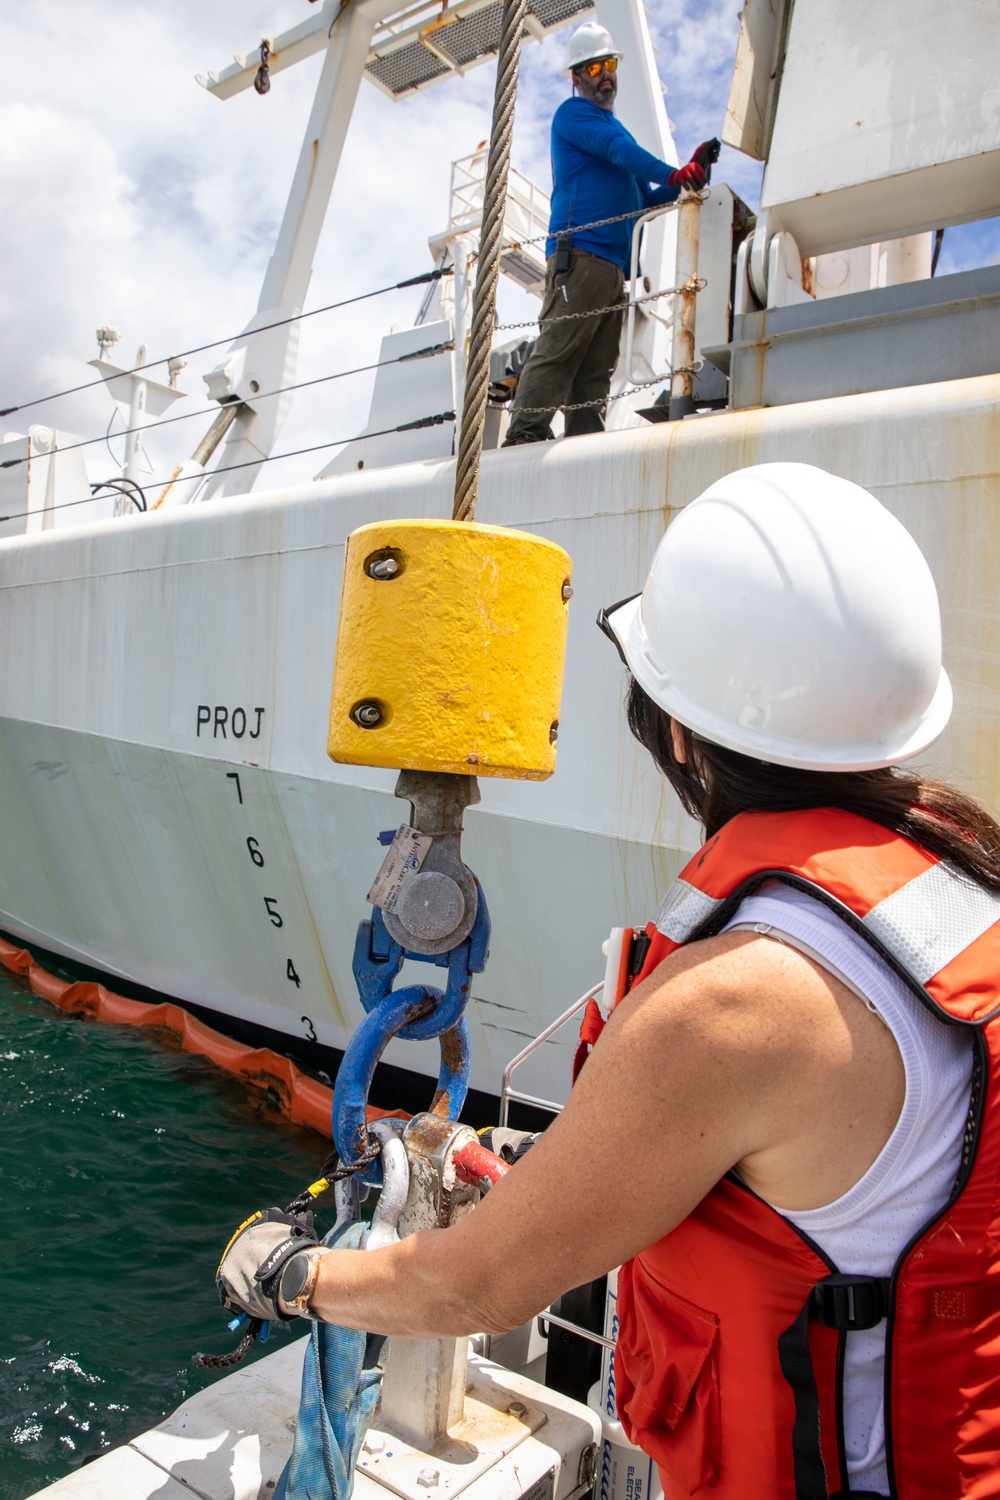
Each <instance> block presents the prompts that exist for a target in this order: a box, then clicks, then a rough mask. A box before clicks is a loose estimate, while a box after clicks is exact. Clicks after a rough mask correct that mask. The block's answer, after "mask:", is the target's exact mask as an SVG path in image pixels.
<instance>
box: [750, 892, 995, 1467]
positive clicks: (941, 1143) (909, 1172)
mask: <svg viewBox="0 0 1000 1500" xmlns="http://www.w3.org/2000/svg"><path fill="white" fill-rule="evenodd" d="M737 927H739V928H751V929H752V930H754V931H756V932H760V933H766V934H768V935H769V936H773V937H775V938H778V939H779V940H781V941H783V942H786V943H787V944H788V945H789V947H792V948H797V949H798V950H799V951H800V952H802V953H805V954H807V955H808V956H809V957H810V958H812V959H814V960H815V961H816V962H817V963H819V964H821V965H822V966H823V968H824V969H827V970H828V971H829V972H830V973H831V974H833V975H834V976H835V977H836V978H837V979H839V980H841V981H842V983H844V984H846V985H847V987H848V989H850V990H853V991H854V993H855V994H856V995H857V996H859V998H860V999H861V1000H863V1001H864V1003H865V1005H867V1006H868V1008H869V1010H872V1011H874V1012H875V1014H876V1015H877V1016H879V1018H880V1019H881V1020H882V1021H884V1022H885V1024H886V1025H887V1026H888V1028H889V1030H890V1031H891V1032H892V1034H893V1036H894V1037H895V1039H896V1043H897V1045H898V1047H899V1051H900V1054H901V1056H902V1059H903V1067H904V1069H905V1071H906V1094H905V1097H904V1100H903V1108H902V1110H901V1112H900V1116H899V1119H898V1120H897V1122H896V1127H895V1129H894V1130H893V1132H892V1135H891V1136H890V1137H889V1140H888V1141H887V1142H886V1144H885V1146H884V1147H883V1149H882V1151H881V1153H880V1154H879V1156H878V1157H877V1158H876V1160H875V1161H874V1162H873V1163H872V1165H871V1166H870V1167H869V1169H868V1171H867V1172H866V1173H865V1175H864V1176H863V1177H862V1178H861V1179H860V1180H859V1181H858V1182H856V1183H855V1184H854V1186H853V1187H852V1188H850V1189H849V1190H848V1192H846V1193H844V1195H843V1196H842V1197H840V1198H837V1199H836V1200H835V1201H834V1202H833V1203H828V1204H827V1205H826V1206H825V1207H824V1208H812V1209H806V1210H803V1211H801V1212H796V1213H789V1212H788V1211H787V1210H783V1209H780V1210H778V1211H779V1212H780V1213H782V1214H783V1215H784V1217H785V1218H786V1219H789V1220H790V1221H791V1222H792V1223H793V1224H795V1225H797V1227H798V1228H800V1229H801V1230H803V1231H804V1233H806V1234H807V1235H808V1236H809V1238H810V1239H811V1240H814V1241H815V1242H816V1244H817V1245H819V1246H820V1248H821V1249H822V1250H823V1251H824V1252H825V1253H826V1255H828V1256H829V1257H830V1259H831V1260H832V1261H833V1263H834V1264H835V1265H836V1266H837V1268H838V1270H840V1271H843V1272H853V1273H855V1274H857V1275H865V1276H888V1275H890V1273H891V1272H892V1269H893V1266H894V1265H895V1263H896V1260H897V1258H898V1257H899V1254H900V1252H901V1251H902V1250H903V1248H904V1247H905V1246H906V1245H907V1243H908V1242H909V1241H910V1239H912V1237H913V1235H914V1234H915V1233H916V1232H917V1230H918V1229H919V1228H920V1227H921V1225H922V1224H924V1223H925V1222H926V1221H927V1220H928V1219H930V1218H931V1217H932V1216H933V1215H934V1214H935V1213H937V1212H938V1210H939V1209H941V1208H943V1206H944V1204H945V1203H946V1202H947V1201H948V1199H949V1198H950V1196H951V1193H952V1190H953V1188H954V1185H955V1179H956V1177H957V1175H958V1169H959V1164H960V1161H961V1154H962V1138H963V1134H964V1131H965V1123H966V1118H967V1116H968V1112H969V1104H970V1098H971V1091H972V1057H973V1041H972V1036H971V1035H970V1033H969V1032H968V1031H967V1030H966V1029H965V1028H964V1027H959V1026H949V1025H947V1024H946V1023H945V1022H943V1021H940V1020H938V1019H937V1017H936V1016H934V1014H933V1013H932V1012H931V1011H930V1010H929V1009H928V1008H927V1007H926V1006H924V1005H922V1004H921V1002H920V1000H919V999H918V998H917V996H916V995H915V994H914V993H913V991H912V990H911V989H910V987H909V986H908V985H907V984H906V983H905V982H904V981H903V980H902V979H900V978H899V976H898V975H897V974H895V973H894V972H893V970H892V969H890V968H889V966H888V964H886V963H885V962H884V961H883V960H882V959H881V958H879V956H878V954H877V953H876V952H875V950H874V949H873V948H872V947H871V946H870V944H869V943H868V942H866V940H865V939H864V938H863V937H860V936H859V935H858V934H857V933H856V932H854V931H852V929H851V928H850V927H848V925H847V923H846V922H844V921H843V920H842V919H841V918H840V917H838V916H837V915H836V914H835V913H834V912H833V911H831V910H830V908H829V907H827V906H825V905H824V904H823V902H822V901H819V900H817V899H816V898H815V897H813V896H809V895H807V894H806V893H805V892H804V891H801V890H798V889H796V888H795V887H793V886H789V885H785V884H784V883H783V882H781V881H779V880H769V881H766V882H765V884H764V885H763V886H761V888H760V890H759V891H757V892H756V894H755V895H753V896H750V897H748V898H747V899H746V900H745V901H743V902H741V904H740V906H739V907H738V908H737V910H736V912H735V914H734V916H733V917H732V919H731V920H730V921H729V922H728V923H727V924H726V926H725V927H724V928H723V929H722V930H723V931H724V932H730V931H732V930H733V929H734V928H737ZM885 1332H886V1325H885V1323H884V1322H882V1323H880V1324H879V1325H878V1327H876V1328H870V1329H860V1330H858V1331H856V1332H854V1333H848V1334H847V1351H846V1360H845V1366H844V1434H845V1442H846V1452H847V1469H848V1474H849V1477H850V1481H851V1487H852V1489H859V1490H870V1491H872V1492H873V1493H875V1494H881V1495H888V1494H889V1480H888V1473H887V1468H886V1456H885V1426H884V1422H883V1404H882V1402H883V1394H882V1393H883V1386H882V1377H883V1370H884V1364H885Z"/></svg>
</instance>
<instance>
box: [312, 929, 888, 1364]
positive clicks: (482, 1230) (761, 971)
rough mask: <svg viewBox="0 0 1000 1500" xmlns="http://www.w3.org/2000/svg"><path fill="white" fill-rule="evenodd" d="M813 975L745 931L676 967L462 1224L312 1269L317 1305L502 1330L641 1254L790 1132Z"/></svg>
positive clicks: (814, 1063) (346, 1320)
mask: <svg viewBox="0 0 1000 1500" xmlns="http://www.w3.org/2000/svg"><path fill="white" fill-rule="evenodd" d="M822 973H823V971H821V970H819V969H818V968H817V966H815V965H812V964H811V963H810V962H809V960H807V959H805V958H803V957H802V955H800V954H797V953H794V952H792V951H790V950H788V949H784V948H781V947H780V945H778V944H776V943H770V942H767V941H766V940H761V939H758V938H755V937H754V936H753V935H752V934H750V935H748V934H744V933H737V934H730V935H727V936H725V937H722V938H716V939H711V940H709V941H707V942H703V943H697V944H694V945H692V946H690V947H688V948H685V949H683V950H681V951H680V952H679V953H676V954H674V955H672V956H671V957H670V958H669V959H667V960H666V961H665V962H664V963H663V964H662V965H660V967H659V968H658V969H657V971H656V973H655V974H653V975H652V976H651V977H650V978H649V979H648V980H647V981H646V982H645V984H643V985H641V986H640V987H639V988H638V989H637V990H636V991H635V992H634V993H633V994H632V995H630V996H629V997H628V999H627V1000H626V1001H625V1002H624V1004H622V1005H621V1006H620V1007H619V1009H618V1010H617V1011H616V1012H615V1014H614V1016H613V1017H612V1019H611V1021H610V1022H609V1024H608V1026H607V1027H606V1029H605V1031H604V1033H603V1035H602V1036H601V1038H600V1041H599V1042H598V1043H597V1046H596V1047H595V1048H594V1051H593V1053H592V1055H591V1057H590V1059H589V1060H588V1062H587V1065H586V1067H585V1068H584V1069H583V1072H582V1073H581V1075H580V1078H579V1080H578V1082H577V1084H576V1087H575V1088H574V1089H573V1092H572V1095H571V1096H570V1099H569V1102H568V1103H567V1105H566V1108H565V1110H564V1112H563V1113H562V1114H561V1115H560V1116H559V1117H558V1118H557V1119H556V1120H555V1121H554V1123H553V1124H552V1125H551V1126H550V1127H549V1129H548V1130H547V1131H546V1132H545V1134H544V1135H543V1136H542V1137H541V1139H540V1140H539V1141H538V1143H537V1144H536V1145H535V1146H534V1147H533V1148H532V1150H531V1151H530V1152H528V1154H527V1155H526V1156H525V1157H524V1158H523V1160H522V1161H520V1162H519V1163H518V1165H517V1167H516V1168H515V1170H513V1171H512V1172H510V1173H509V1174H508V1175H507V1176H506V1177H505V1178H504V1179H503V1180H502V1181H501V1182H500V1183H498V1184H497V1185H496V1186H495V1187H494V1188H492V1189H491V1190H490V1192H489V1193H488V1194H487V1195H486V1197H485V1198H484V1200H483V1202H482V1203H481V1204H480V1205H479V1206H478V1207H477V1208H476V1209H475V1210H474V1212H472V1213H471V1214H469V1215H467V1216H466V1217H465V1218H463V1219H462V1220H461V1221H460V1222H459V1223H458V1224H456V1225H455V1226H454V1227H453V1228H451V1229H446V1230H432V1231H428V1232H424V1233H421V1234H415V1235H411V1236H409V1237H408V1238H406V1239H405V1240H402V1241H401V1242H400V1243H399V1244H398V1245H393V1246H391V1247H389V1248H387V1249H383V1250H376V1251H372V1252H360V1251H339V1252H334V1253H332V1254H330V1255H327V1256H325V1257H323V1259H322V1262H321V1266H320V1271H319V1277H318V1281H317V1286H316V1290H315V1292H314V1293H313V1296H312V1299H311V1304H310V1305H311V1308H312V1310H313V1311H314V1312H316V1313H318V1314H319V1315H320V1316H321V1317H322V1318H323V1319H324V1320H326V1321H328V1322H333V1323H341V1324H347V1325H349V1326H351V1327H355V1328H364V1329H367V1330H369V1331H370V1332H373V1333H387V1334H402V1335H404V1336H407V1337H411V1338H412V1337H432V1336H445V1335H462V1334H468V1333H472V1332H475V1331H478V1330H485V1331H487V1332H502V1331H504V1330H506V1329H509V1328H513V1327H517V1326H518V1325H519V1324H521V1323H523V1322H525V1321H526V1320H527V1319H528V1318H530V1317H532V1316H533V1315H534V1314H535V1313H537V1312H538V1311H539V1310H540V1309H542V1308H544V1307H547V1306H548V1305H549V1303H550V1302H551V1301H552V1300H553V1298H555V1297H556V1296H558V1295H559V1294H560V1293H562V1292H564V1291H566V1290H567V1289H568V1288H570V1287H574V1286H578V1285H580V1284H581V1283H583V1282H586V1281H589V1280H592V1279H593V1278H594V1277H596V1276H599V1275H602V1274H604V1273H605V1272H606V1271H608V1270H610V1269H611V1268H612V1267H614V1266H617V1265H619V1264H620V1263H621V1262H622V1261H623V1260H625V1259H627V1258H628V1257H629V1256H632V1255H634V1254H636V1253H637V1252H638V1251H640V1250H642V1249H644V1248H646V1247H647V1246H648V1245H650V1244H652V1243H653V1242H654V1241H656V1240H657V1239H659V1238H660V1237H661V1236H662V1235H664V1234H666V1233H667V1232H668V1231H669V1230H670V1229H672V1228H674V1227H675V1226H676V1225H677V1224H678V1223H680V1222H681V1220H682V1219H684V1218H685V1217H686V1216H687V1215H688V1214H689V1213H690V1212H691V1210H692V1209H693V1208H694V1207H695V1206H696V1205H697V1204H698V1203H699V1202H700V1200H701V1199H702V1198H703V1197H704V1195H705V1194H706V1193H707V1192H708V1191H709V1189H710V1188H711V1187H712V1186H713V1185H714V1184H715V1183H716V1182H718V1181H719V1179H720V1178H721V1177H723V1176H724V1175H725V1173H726V1172H727V1171H728V1170H729V1169H730V1168H731V1167H732V1166H733V1165H734V1164H735V1163H737V1162H739V1161H741V1159H743V1158H745V1157H748V1156H750V1157H753V1156H754V1154H755V1153H759V1152H761V1151H765V1152H766V1151H767V1150H768V1148H769V1147H770V1146H771V1145H772V1144H773V1143H775V1142H780V1141H781V1140H783V1139H784V1138H785V1137H786V1136H787V1135H788V1134H789V1132H791V1131H793V1130H797V1129H800V1128H801V1127H800V1123H799V1122H801V1118H802V1117H801V1112H800V1109H801V1102H802V1099H803V1097H808V1094H809V1092H810V1090H811V1089H812V1088H814V1087H815V1086H816V1079H817V1077H818V1065H819V1063H820V1062H821V1059H819V1058H818V1057H817V1055H816V1054H817V1043H816V1040H815V1038H813V1037H808V1036H805V1037H804V1035H803V1033H804V1031H807V1030H808V1029H809V1022H810V1008H811V1009H812V1010H815V1009H816V1008H817V1005H818V1006H819V1007H820V1008H822V1006H823V1003H824V995H825V997H826V1004H827V1007H829V998H830V996H829V976H826V979H825V980H824V979H823V978H822V977H820V976H822ZM776 986H778V987H779V989H783V990H784V994H783V995H779V996H778V997H777V998H776V995H775V987H776ZM803 989H804V990H805V991H807V992H808V993H807V994H806V995H805V996H803V994H802V993H801V992H802V991H803ZM850 999H851V1003H852V1004H854V1005H857V1002H856V1001H855V1000H854V999H853V997H850ZM858 1008H859V1009H860V1007H858ZM814 1020H815V1018H814ZM812 1030H813V1032H816V1031H817V1026H816V1025H815V1024H813V1026H812ZM818 1030H819V1032H820V1033H822V1031H823V1027H822V1025H820V1026H819V1027H818Z"/></svg>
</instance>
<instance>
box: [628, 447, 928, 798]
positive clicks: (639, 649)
mask: <svg viewBox="0 0 1000 1500" xmlns="http://www.w3.org/2000/svg"><path fill="white" fill-rule="evenodd" d="M604 618H605V619H606V623H607V627H608V628H609V629H610V632H611V633H612V634H613V635H614V637H615V639H616V640H617V641H618V643H619V645H620V647H621V649H622V652H623V654H624V656H625V660H626V662H627V663H628V666H629V668H630V670H631V672H632V674H633V676H634V677H635V679H636V681H637V682H638V683H639V684H640V685H641V686H642V687H643V688H644V689H645V690H646V692H647V693H648V694H649V696H650V697H651V698H652V699H653V701H654V702H655V703H658V704H659V705H660V707H661V708H663V709H665V710H666V711H667V713H668V714H670V715H671V717H672V718H675V719H676V720H677V721H678V722H679V723H680V724H684V725H686V726H687V728H688V729H690V730H692V731H693V732H694V733H695V734H696V735H698V736H700V737H701V738H702V739H706V740H710V741H712V742H713V743H715V744H717V745H723V746H726V747H727V748H728V749H730V750H738V751H741V752H742V753H743V754H744V755H749V756H753V757H754V758H755V759H757V760H763V761H770V762H772V763H773V764H775V765H779V766H799V767H802V768H803V769H805V770H813V771H864V770H871V769H873V768H874V767H877V766H889V765H893V764H895V763H896V762H897V761H902V760H908V759H909V758H910V757H911V756H914V755H919V753H920V752H921V751H922V750H925V749H926V748H927V746H928V745H930V744H932V743H933V741H934V740H936V739H937V737H938V735H939V734H940V733H941V732H942V730H943V729H944V727H945V725H946V724H947V722H948V719H949V717H950V715H951V706H952V693H951V684H950V682H949V681H948V677H947V675H946V673H945V671H944V669H943V668H942V666H941V614H940V609H939V606H938V597H937V590H936V588H935V586H934V580H933V578H932V577H931V573H930V569H929V568H928V566H927V563H926V562H925V561H924V557H923V554H922V553H921V551H920V549H919V547H918V546H917V544H916V542H915V541H914V540H913V538H912V537H911V536H910V534H909V532H908V531H907V530H906V529H905V527H903V526H902V525H901V524H900V522H899V521H897V520H896V518H895V517H894V516H893V515H891V514H890V513H889V511H888V510H886V509H885V507H884V506H883V505H881V504H880V503H879V502H878V501H877V500H876V499H875V497H874V495H870V494H869V493H868V491H867V490H863V489H861V488H860V486H859V485H856V484H852V483H851V482H850V480H847V479H840V478H838V477H837V476H836V475H834V474H828V473H827V472H826V471H825V470H823V469H816V468H813V466H812V465H811V464H795V463H774V464H757V465H755V466H754V467H753V468H749V469H738V470H737V471H736V472H735V473H733V474H728V475H726V477H725V478H724V479H720V480H718V481H717V483H715V484H713V485H711V486H710V487H709V488H708V489H707V490H706V491H705V492H704V494H702V495H699V496H698V498H697V499H696V500H693V501H692V502H691V504H690V505H688V506H686V507H685V508H684V509H683V510H682V511H680V513H679V514H678V515H677V516H676V518H675V519H674V520H673V522H672V523H671V525H670V527H669V529H668V530H667V533H666V535H665V536H664V537H663V540H662V541H661V542H660V545H659V547H658V548H657V550H656V555H655V556H654V558H653V564H652V567H651V569H650V573H649V577H648V579H647V581H646V587H645V588H644V589H643V591H642V594H641V595H640V596H636V598H634V599H630V600H628V601H627V602H625V603H623V604H621V605H618V606H616V607H615V608H614V609H613V610H611V611H610V612H608V613H607V615H606V616H605V617H604Z"/></svg>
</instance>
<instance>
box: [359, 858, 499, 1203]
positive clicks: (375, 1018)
mask: <svg viewBox="0 0 1000 1500" xmlns="http://www.w3.org/2000/svg"><path fill="white" fill-rule="evenodd" d="M470 873H471V871H470ZM473 879H475V876H473ZM476 887H477V891H478V895H479V904H478V906H477V909H476V920H475V922H474V924H473V927H472V931H471V932H470V933H469V935H468V937H467V938H466V939H465V941H464V942H463V943H460V944H459V945H458V947H457V948H452V949H451V950H450V951H449V952H447V953H438V954H435V955H433V956H430V955H428V954H426V953H413V952H411V951H410V949H408V948H403V947H402V946H401V944H399V943H397V942H396V941H395V940H394V939H393V938H392V937H390V935H389V932H388V930H387V928H386V925H385V921H384V920H383V917H382V912H381V909H380V908H379V907H377V906H376V907H374V908H373V909H372V915H371V919H370V920H369V921H364V922H361V923H360V924H359V926H358V935H357V939H356V941H355V944H354V965H353V967H354V978H355V979H356V980H357V984H358V992H359V994H360V996H361V1003H362V1005H363V1006H364V1008H365V1010H366V1011H367V1015H366V1016H365V1019H364V1020H363V1021H362V1023H361V1025H360V1026H359V1027H358V1029H357V1031H356V1032H355V1033H354V1035H353V1037H352V1038H351V1040H350V1041H349V1042H348V1044H347V1050H346V1051H345V1053H344V1060H343V1062H342V1063H341V1064H340V1068H339V1070H338V1072H337V1081H336V1083H335V1085H334V1090H333V1141H334V1145H335V1146H336V1148H337V1154H338V1155H339V1157H340V1159H341V1162H342V1163H343V1164H344V1165H345V1166H350V1165H351V1163H352V1162H356V1161H358V1160H359V1159H360V1158H361V1157H362V1156H363V1155H364V1154H365V1152H366V1151H367V1150H368V1148H369V1146H370V1144H371V1142H370V1140H369V1136H368V1117H367V1107H368V1091H369V1089H370V1088H371V1084H372V1078H373V1077H374V1074H375V1068H376V1066H377V1065H378V1060H379V1058H380V1057H381V1056H382V1053H383V1052H384V1051H385V1048H386V1046H387V1044H388V1043H389V1042H390V1041H391V1040H392V1038H393V1037H394V1036H398V1037H402V1038H403V1039H404V1040H406V1041H414V1042H425V1041H430V1040H431V1039H432V1038H434V1037H438V1038H440V1042H441V1070H440V1072H439V1074H438V1085H437V1093H436V1094H435V1095H434V1100H433V1102H432V1104H431V1109H432V1110H433V1112H434V1113H435V1114H439V1115H441V1116H442V1117H444V1118H446V1119H449V1120H457V1119H458V1117H459V1115H460V1114H461V1111H462V1105H463V1104H464V1103H465V1096H466V1094H467V1093H468V1090H469V1063H470V1045H469V1028H468V1026H467V1025H466V1022H465V1016H464V1011H465V1007H466V1005H467V1004H468V1002H469V994H470V992H471V989H472V976H473V974H481V973H482V972H483V970H484V969H485V967H486V960H487V959H488V958H489V943H490V914H489V911H488V910H487V907H486V898H485V897H484V895H483V889H482V886H481V885H480V884H479V882H478V880H477V881H476ZM405 958H411V959H416V960H418V961H419V962H420V963H426V964H435V965H437V967H438V968H441V969H444V968H447V970H448V984H447V988H446V989H444V990H440V989H438V988H436V986H434V985H431V984H411V985H408V986H407V988H406V989H402V990H398V991H394V990H393V988H392V986H393V984H394V983H395V980H396V977H397V975H398V974H399V971H400V969H401V968H402V966H403V960H404V959H405ZM358 1177H359V1178H360V1180H361V1181H362V1182H364V1183H367V1184H368V1185H369V1186H371V1187H378V1186H379V1185H380V1183H381V1180H382V1167H381V1164H380V1163H379V1161H378V1160H377V1159H376V1160H375V1161H373V1162H372V1163H371V1165H370V1166H368V1167H366V1168H365V1169H364V1170H363V1171H361V1172H359V1173H358Z"/></svg>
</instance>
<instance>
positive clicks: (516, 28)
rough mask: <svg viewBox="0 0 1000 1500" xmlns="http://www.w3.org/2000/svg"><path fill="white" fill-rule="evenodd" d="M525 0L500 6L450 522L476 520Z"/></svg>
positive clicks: (508, 0)
mask: <svg viewBox="0 0 1000 1500" xmlns="http://www.w3.org/2000/svg"><path fill="white" fill-rule="evenodd" d="M527 8H528V7H527V0H504V6H503V20H502V23H501V31H500V55H499V58H498V59H497V80H496V89H495V91H494V96H493V121H492V124H491V127H490V149H489V156H488V158H487V166H486V186H485V190H484V199H483V227H482V232H481V235H480V240H479V262H478V265H477V266H476V289H475V292H474V293H473V298H472V332H471V335H470V338H469V360H468V365H467V367H466V378H465V400H464V403H463V407H462V426H461V434H460V437H459V444H458V462H457V464H456V466H455V504H454V509H453V511H452V516H453V519H454V520H456V521H471V520H473V519H474V518H475V514H476V494H477V491H478V487H479V465H480V461H481V459H482V451H483V427H484V425H485V422H486V399H487V394H488V391H489V383H490V354H491V352H492V347H493V325H494V322H495V321H496V300H497V283H498V281H499V280H500V250H501V240H502V234H503V221H504V212H505V210H506V206H507V174H508V170H509V168H510V145H511V137H512V136H513V133H514V106H515V104H516V102H517V75H518V67H519V64H520V60H521V38H522V35H523V31H524V17H525V13H526V11H527Z"/></svg>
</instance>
